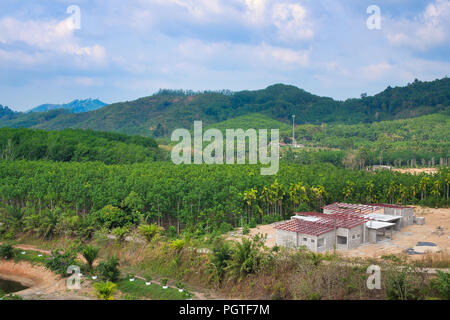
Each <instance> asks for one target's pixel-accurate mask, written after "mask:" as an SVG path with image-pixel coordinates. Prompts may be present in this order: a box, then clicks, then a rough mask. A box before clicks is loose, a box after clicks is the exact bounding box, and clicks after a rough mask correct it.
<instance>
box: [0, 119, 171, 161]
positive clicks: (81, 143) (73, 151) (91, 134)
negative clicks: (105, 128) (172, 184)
mask: <svg viewBox="0 0 450 320" xmlns="http://www.w3.org/2000/svg"><path fill="white" fill-rule="evenodd" d="M163 154H164V152H163V151H162V150H160V149H159V148H158V145H157V144H156V142H155V140H153V139H152V138H146V137H142V136H128V135H123V134H118V133H112V132H100V131H92V130H80V129H66V130H62V131H44V130H33V129H10V128H1V129H0V160H1V159H5V160H21V159H23V160H52V161H78V162H84V161H101V162H104V163H106V164H121V163H136V162H151V161H156V160H160V159H162V158H163V156H164V155H163Z"/></svg>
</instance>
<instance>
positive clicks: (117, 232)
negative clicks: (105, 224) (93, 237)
mask: <svg viewBox="0 0 450 320" xmlns="http://www.w3.org/2000/svg"><path fill="white" fill-rule="evenodd" d="M128 232H130V230H129V229H128V228H127V227H117V228H114V229H113V230H112V231H111V233H112V234H113V235H114V236H115V237H116V239H117V240H118V241H124V240H125V237H126V236H127V234H128Z"/></svg>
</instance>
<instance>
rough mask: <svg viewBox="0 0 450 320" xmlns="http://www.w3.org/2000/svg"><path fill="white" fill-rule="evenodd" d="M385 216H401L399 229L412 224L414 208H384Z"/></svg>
mask: <svg viewBox="0 0 450 320" xmlns="http://www.w3.org/2000/svg"><path fill="white" fill-rule="evenodd" d="M384 213H385V214H390V215H393V216H401V217H402V219H401V221H400V227H402V228H403V227H407V226H410V225H412V224H413V223H414V208H387V207H386V208H384Z"/></svg>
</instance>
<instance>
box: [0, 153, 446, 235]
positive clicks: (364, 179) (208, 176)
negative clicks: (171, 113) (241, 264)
mask: <svg viewBox="0 0 450 320" xmlns="http://www.w3.org/2000/svg"><path fill="white" fill-rule="evenodd" d="M449 184H450V173H449V172H448V169H441V171H440V172H439V173H438V174H436V175H434V176H431V175H425V174H423V175H419V176H414V175H408V174H400V173H395V172H377V173H372V172H368V171H357V170H348V169H339V168H336V167H335V166H333V165H330V164H320V165H296V164H292V163H291V164H287V163H282V164H281V167H280V171H279V173H278V174H277V175H275V176H261V175H260V174H259V166H254V165H234V166H233V165H180V166H176V165H173V164H171V163H168V162H154V163H149V164H133V165H105V164H102V163H99V162H97V163H90V162H88V163H76V162H70V163H68V162H45V161H0V199H1V204H2V209H1V211H0V212H1V219H2V221H5V222H6V223H5V224H4V226H3V229H2V232H3V233H8V232H10V233H12V234H14V233H15V232H24V231H27V232H31V233H36V234H37V235H40V236H46V237H51V236H52V235H55V234H60V235H74V236H80V237H90V236H91V235H92V232H94V231H95V230H96V229H98V228H108V229H110V230H113V229H116V228H126V229H127V230H129V229H130V228H132V227H133V226H136V225H137V224H139V223H140V222H141V221H147V222H156V223H158V224H160V225H163V226H164V227H165V228H168V227H171V228H172V229H175V230H178V231H185V232H188V233H192V234H194V235H195V234H196V235H200V234H205V233H211V232H216V231H229V230H230V228H232V227H236V226H239V225H241V224H243V223H244V224H247V223H261V222H264V223H270V222H273V221H277V220H281V219H286V218H287V217H289V216H290V215H291V214H292V213H293V212H294V211H309V210H313V209H314V210H318V209H319V208H320V207H321V206H323V205H324V204H326V203H330V202H334V201H347V202H361V203H376V202H383V203H402V204H424V205H429V206H435V205H436V206H446V205H448V196H449Z"/></svg>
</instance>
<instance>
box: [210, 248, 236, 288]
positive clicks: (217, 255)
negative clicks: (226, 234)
mask: <svg viewBox="0 0 450 320" xmlns="http://www.w3.org/2000/svg"><path fill="white" fill-rule="evenodd" d="M230 259H231V246H230V244H229V243H228V242H226V241H223V240H219V241H217V242H216V243H214V247H213V250H212V253H211V256H210V261H211V264H212V266H213V269H214V274H215V275H216V277H217V280H218V282H219V283H220V282H221V281H222V278H223V275H224V273H225V269H226V267H227V266H228V264H229V262H230Z"/></svg>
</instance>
